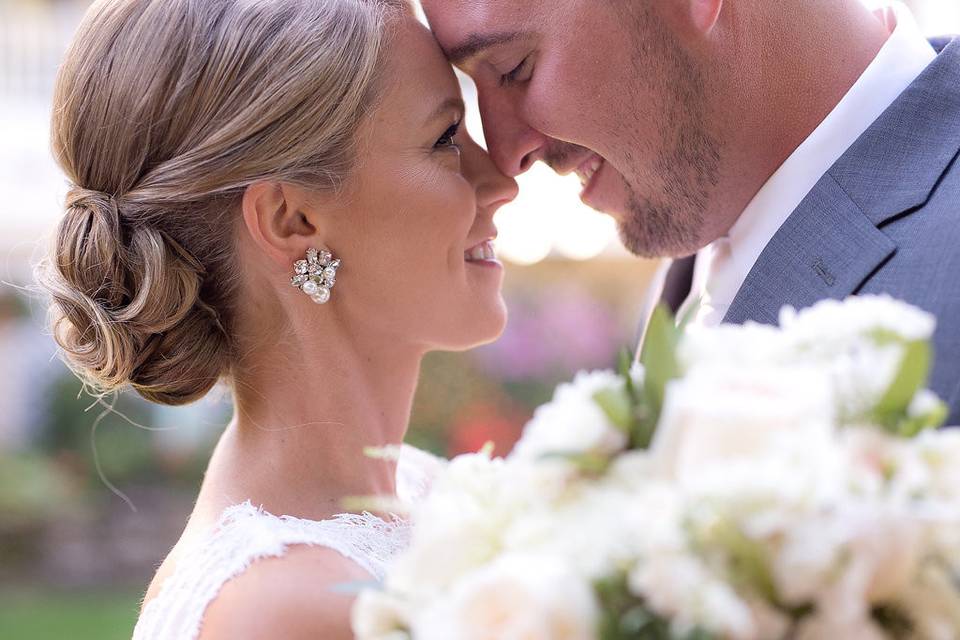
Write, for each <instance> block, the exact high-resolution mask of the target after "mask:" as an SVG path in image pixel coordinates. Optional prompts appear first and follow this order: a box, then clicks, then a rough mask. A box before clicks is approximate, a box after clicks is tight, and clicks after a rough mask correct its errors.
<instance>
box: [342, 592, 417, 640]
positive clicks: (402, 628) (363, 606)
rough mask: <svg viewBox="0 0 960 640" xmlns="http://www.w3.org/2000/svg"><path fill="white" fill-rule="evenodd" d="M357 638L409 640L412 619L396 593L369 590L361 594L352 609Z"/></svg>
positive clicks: (352, 620)
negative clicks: (408, 630) (408, 631)
mask: <svg viewBox="0 0 960 640" xmlns="http://www.w3.org/2000/svg"><path fill="white" fill-rule="evenodd" d="M351 623H352V627H353V633H354V635H355V636H356V638H357V640H408V639H409V637H410V636H409V634H408V633H407V631H406V630H407V629H409V627H410V619H409V616H408V612H407V610H406V607H405V605H404V603H403V602H402V601H401V600H400V598H398V597H397V596H396V595H393V594H390V593H387V592H384V591H375V590H367V591H364V592H362V593H361V594H360V596H359V597H358V598H357V601H356V603H355V604H354V605H353V610H352V611H351Z"/></svg>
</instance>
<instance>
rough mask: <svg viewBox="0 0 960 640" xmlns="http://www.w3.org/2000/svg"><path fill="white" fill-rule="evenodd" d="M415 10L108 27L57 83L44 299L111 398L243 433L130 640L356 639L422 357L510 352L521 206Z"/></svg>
mask: <svg viewBox="0 0 960 640" xmlns="http://www.w3.org/2000/svg"><path fill="white" fill-rule="evenodd" d="M463 117H464V107H463V102H462V100H461V97H460V94H459V87H458V84H457V80H456V78H455V76H454V74H453V72H452V70H451V68H450V67H449V65H448V64H447V62H446V61H445V59H444V57H443V55H442V53H441V51H440V49H439V48H438V47H437V45H436V44H435V43H434V41H433V38H432V36H431V35H430V33H429V32H428V31H427V30H426V29H425V28H424V27H422V26H421V25H420V24H419V23H418V22H417V20H416V18H415V17H414V16H413V13H412V11H411V10H410V8H409V7H407V6H406V4H405V3H404V1H403V0H100V1H99V2H97V3H96V4H95V5H94V6H93V8H91V10H90V12H89V13H88V15H87V16H86V18H85V21H84V23H83V25H82V27H81V29H80V31H79V33H78V35H77V37H76V40H75V42H74V43H73V45H72V47H71V49H70V51H69V53H68V54H67V58H66V61H65V63H64V65H63V67H62V70H61V73H60V77H59V79H58V84H57V90H56V97H55V106H54V118H53V129H52V131H53V147H54V152H55V155H56V157H57V160H58V162H59V163H60V165H61V166H62V168H63V170H64V172H65V173H66V175H67V176H68V178H69V179H70V181H71V183H72V184H71V190H70V192H69V195H68V197H67V202H66V211H65V214H64V217H63V219H62V222H61V223H60V226H59V228H58V231H57V235H56V240H55V246H54V247H53V251H52V255H51V257H50V258H49V259H48V260H47V261H46V262H45V264H44V265H43V266H42V268H41V270H40V277H41V280H42V282H43V284H44V286H45V288H46V289H47V290H48V291H49V293H50V294H51V296H52V311H53V315H54V322H55V335H56V337H57V340H58V342H59V344H60V346H61V348H62V350H63V352H64V353H65V355H66V357H67V358H68V360H69V362H70V363H71V365H72V366H73V368H74V369H75V370H76V371H77V372H78V373H80V374H81V375H82V377H83V378H84V379H85V380H86V381H88V382H89V383H90V384H91V385H93V386H94V387H95V388H96V389H99V390H101V391H104V392H109V391H113V390H117V389H121V388H123V387H126V386H130V387H132V388H133V389H134V390H136V391H137V392H138V393H140V394H141V395H142V396H144V397H145V398H147V399H148V400H151V401H153V402H157V403H161V404H167V405H181V404H186V403H189V402H192V401H194V400H197V399H198V398H201V397H202V396H204V395H205V394H206V393H207V392H208V391H209V390H210V389H211V388H212V387H213V386H214V385H215V384H216V383H217V382H218V381H221V380H226V381H227V382H228V383H229V385H230V387H231V389H232V392H233V398H234V404H235V412H234V418H233V421H232V422H231V423H230V425H229V426H228V427H227V428H226V430H225V431H224V433H223V435H222V437H221V438H220V440H219V443H218V444H217V446H216V449H215V451H214V453H213V456H212V458H211V460H210V463H209V467H208V469H207V472H206V475H205V477H204V481H203V485H202V487H201V489H200V492H199V495H198V497H197V501H196V506H195V508H194V510H193V513H192V514H191V516H190V518H189V521H188V523H187V525H186V528H185V530H184V532H183V535H182V537H181V538H180V540H179V542H177V544H176V546H175V547H174V548H173V549H172V551H171V552H170V554H169V556H168V557H167V558H166V560H165V561H164V562H163V563H162V565H161V566H160V568H159V570H158V572H157V574H156V577H155V579H154V580H153V582H152V584H151V585H150V587H149V590H148V591H147V594H146V597H145V603H144V607H143V609H142V612H141V617H140V620H139V622H138V625H137V629H136V631H135V634H134V637H135V638H138V639H148V638H164V639H166V638H171V639H173V638H175V639H176V640H186V639H190V638H202V639H204V640H215V639H218V638H230V639H232V640H237V639H243V638H266V637H269V638H311V639H315V638H333V639H335V638H347V637H351V636H350V632H349V608H350V604H351V598H350V596H349V595H347V594H344V593H343V590H338V589H337V587H338V585H343V584H344V583H350V582H355V581H368V580H370V579H372V577H377V576H378V575H379V573H380V572H381V571H382V568H383V563H384V561H385V560H386V559H387V558H388V557H389V556H390V554H391V553H392V552H393V551H395V550H396V549H397V548H398V547H399V546H401V545H402V544H403V538H404V536H403V532H404V531H403V525H402V523H401V522H399V521H397V520H395V519H380V518H378V517H375V516H371V515H369V514H364V515H338V514H339V513H341V511H342V510H343V507H342V506H341V505H342V501H343V499H344V498H345V497H348V496H368V495H379V496H387V497H389V496H394V495H395V494H396V492H397V490H398V487H397V474H396V466H397V465H396V463H394V462H391V461H388V460H373V459H368V458H367V457H365V456H364V455H363V449H364V448H365V447H368V446H376V447H383V446H388V445H399V444H400V443H401V442H402V440H403V437H404V432H405V430H406V428H407V421H408V418H409V414H410V408H411V402H412V396H413V393H414V388H415V386H416V381H417V374H418V369H419V366H420V361H421V358H422V356H423V355H424V354H425V353H427V352H428V351H431V350H439V349H443V350H462V349H467V348H470V347H473V346H475V345H477V344H480V343H484V342H487V341H490V340H492V339H494V338H495V337H497V335H498V334H499V333H500V332H501V330H502V329H503V326H504V323H505V319H506V312H505V309H504V303H503V300H502V298H501V294H500V287H501V283H502V277H503V272H502V267H501V266H500V264H499V263H498V262H497V261H496V259H495V258H494V257H493V250H492V245H491V241H492V239H493V238H494V237H495V236H496V230H495V228H494V226H493V222H492V217H493V214H494V212H495V211H496V210H497V208H498V207H500V206H501V205H503V204H504V203H506V202H508V201H510V200H511V199H512V198H514V197H515V195H516V185H515V183H514V181H513V180H511V179H509V178H507V177H505V176H503V175H502V174H500V173H499V172H498V171H497V170H496V169H495V167H494V165H493V164H492V163H491V161H490V159H489V157H488V156H487V155H486V153H485V152H484V151H483V150H482V149H481V148H479V147H478V146H477V145H476V144H475V143H474V142H472V141H471V140H470V139H469V138H468V137H467V135H466V133H465V132H464V131H462V130H461V123H462V120H463Z"/></svg>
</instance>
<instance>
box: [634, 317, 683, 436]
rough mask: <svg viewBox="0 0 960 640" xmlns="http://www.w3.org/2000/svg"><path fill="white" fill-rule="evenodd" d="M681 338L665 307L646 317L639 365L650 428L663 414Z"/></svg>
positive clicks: (677, 368) (675, 375)
mask: <svg viewBox="0 0 960 640" xmlns="http://www.w3.org/2000/svg"><path fill="white" fill-rule="evenodd" d="M681 335H682V334H681V333H680V330H679V329H678V328H677V326H676V324H675V323H674V319H673V314H671V313H670V311H669V310H668V309H667V308H666V307H665V306H663V305H659V306H657V308H656V309H655V310H654V312H653V315H652V316H651V317H650V326H649V327H648V328H647V333H646V337H645V338H644V341H643V352H642V353H641V355H640V362H641V363H642V364H643V366H644V369H645V370H646V371H645V374H644V394H645V396H646V400H647V403H648V405H649V409H650V419H651V420H652V422H653V424H654V425H656V423H657V421H658V420H659V419H660V412H661V411H662V410H663V402H664V397H665V396H666V388H667V383H669V382H670V381H671V380H673V379H675V378H678V377H679V376H680V364H679V362H678V360H677V345H678V344H679V342H680V336H681Z"/></svg>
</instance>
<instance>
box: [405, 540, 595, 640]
mask: <svg viewBox="0 0 960 640" xmlns="http://www.w3.org/2000/svg"><path fill="white" fill-rule="evenodd" d="M598 618H599V607H598V603H597V601H596V597H595V595H594V593H593V590H592V588H591V587H590V585H589V584H588V583H587V582H585V581H584V580H582V579H580V578H578V577H577V576H576V575H574V574H572V573H571V572H569V571H568V570H567V569H566V568H565V566H564V563H563V561H562V560H558V561H551V560H548V559H539V558H533V557H523V556H504V557H502V558H500V559H499V560H497V561H496V562H495V563H493V564H490V565H488V566H485V567H483V568H481V569H479V570H477V571H476V572H474V573H472V574H470V575H468V576H466V577H465V578H464V579H463V580H461V581H460V582H458V583H457V584H456V585H455V586H454V587H453V589H452V590H451V592H450V593H449V594H448V595H446V596H445V597H442V598H439V599H437V600H436V601H435V602H433V603H432V604H431V605H430V606H428V607H427V608H426V609H425V610H424V611H422V612H421V613H420V614H419V615H417V616H416V619H415V620H414V623H413V635H414V637H415V638H416V639H417V640H450V639H451V638H457V640H520V639H522V640H593V638H594V637H595V633H596V626H597V624H598Z"/></svg>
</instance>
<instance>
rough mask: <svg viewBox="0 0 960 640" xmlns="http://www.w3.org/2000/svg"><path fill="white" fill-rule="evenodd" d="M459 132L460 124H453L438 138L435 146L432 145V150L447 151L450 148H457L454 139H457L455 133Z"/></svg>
mask: <svg viewBox="0 0 960 640" xmlns="http://www.w3.org/2000/svg"><path fill="white" fill-rule="evenodd" d="M459 132H460V123H459V122H455V123H454V124H452V125H451V126H450V128H449V129H447V130H446V131H444V132H443V135H442V136H440V139H439V140H437V142H436V144H434V145H433V147H434V149H447V148H450V147H458V148H459V146H460V145H458V144H457V143H456V141H455V140H454V138H456V137H457V133H459Z"/></svg>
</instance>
